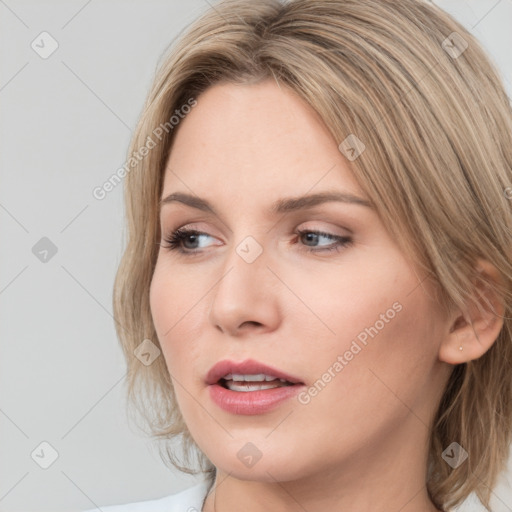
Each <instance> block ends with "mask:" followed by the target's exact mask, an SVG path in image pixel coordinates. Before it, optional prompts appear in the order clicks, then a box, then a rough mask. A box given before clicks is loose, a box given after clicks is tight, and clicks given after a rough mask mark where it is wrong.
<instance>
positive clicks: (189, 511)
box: [84, 480, 209, 512]
mask: <svg viewBox="0 0 512 512" xmlns="http://www.w3.org/2000/svg"><path fill="white" fill-rule="evenodd" d="M208 488H209V482H208V481H207V480H204V481H203V482H201V483H199V484H197V485H195V486H193V487H189V488H188V489H185V490H184V491H181V492H179V493H177V494H171V495H169V496H165V497H163V498H159V499H156V500H149V501H137V502H135V503H125V504H124V505H107V506H105V507H103V506H100V507H99V508H95V509H89V510H85V511H84V512H99V511H101V512H201V509H202V507H203V501H204V499H205V498H206V494H207V492H208Z"/></svg>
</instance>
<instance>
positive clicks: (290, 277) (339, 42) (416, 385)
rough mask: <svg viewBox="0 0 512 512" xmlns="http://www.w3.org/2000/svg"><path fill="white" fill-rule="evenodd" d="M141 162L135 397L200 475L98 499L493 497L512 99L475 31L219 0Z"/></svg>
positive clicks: (428, 9) (393, 8) (127, 333)
mask: <svg viewBox="0 0 512 512" xmlns="http://www.w3.org/2000/svg"><path fill="white" fill-rule="evenodd" d="M144 148H145V149H144ZM130 153H131V154H132V155H136V154H142V156H143V158H141V159H138V158H134V164H133V168H132V169H130V170H129V172H127V173H126V177H125V180H126V181H125V187H126V189H125V194H126V214H127V221H128V230H129V240H128V244H127V247H126V252H125V254H124V257H123V259H122V262H121V265H120V268H119V271H118V274H117V277H116V282H115V296H114V307H115V318H116V323H117V329H118V335H119V338H120V340H121V343H122V347H123V350H124V353H125V356H126V359H127V364H128V368H129V396H130V398H131V400H132V403H133V404H134V405H136V407H137V410H138V411H140V412H141V413H142V417H143V418H144V419H145V420H146V421H147V423H146V428H147V429H148V430H149V432H150V433H151V434H152V435H153V436H154V437H156V438H158V439H162V440H166V441H168V440H171V439H173V438H174V437H179V438H180V439H181V441H182V442H183V446H184V448H185V452H184V455H185V462H180V461H179V460H178V457H177V455H176V454H175V453H173V452H172V451H171V449H170V448H169V445H166V447H167V453H166V454H165V455H166V460H169V461H170V462H172V463H174V464H175V465H176V466H178V467H180V468H181V469H183V470H185V471H194V469H193V468H192V466H193V464H192V463H191V462H192V456H193V455H194V454H197V455H198V457H199V462H200V469H201V470H203V471H204V473H205V475H206V479H205V482H204V483H202V484H199V485H198V486H196V487H193V488H192V489H188V490H187V491H184V492H183V493H180V494H178V495H175V496H168V497H166V498H163V499H160V500H153V501H149V502H142V503H139V504H128V505H124V506H118V507H106V508H105V507H104V508H103V510H108V511H109V512H117V511H129V510H146V511H150V510H155V511H156V510H189V511H190V510H202V511H203V512H227V511H232V510H239V509H240V508H241V507H243V510H245V511H250V512H258V511H263V510H273V511H274V510H275V511H292V510H293V511H295V510H307V511H310V512H313V511H317V510H351V511H358V512H364V511H369V510H371V511H372V512H380V511H382V512H384V511H386V512H389V511H391V510H397V511H398V510H400V511H401V512H413V511H414V512H433V511H437V510H442V511H448V510H451V509H452V507H455V506H457V505H459V504H461V503H462V502H464V500H465V499H466V498H467V497H468V496H469V495H470V494H471V493H472V492H474V493H475V494H476V495H477V496H478V498H479V499H480V501H481V502H482V504H483V505H484V506H485V507H486V509H487V510H490V504H489V502H490V498H491V493H492V489H493V487H494V486H495V485H496V481H497V478H498V476H499V475H500V473H501V472H502V471H503V470H504V469H505V467H506V461H507V455H508V447H509V444H510V424H511V422H512V407H511V403H512V402H511V399H512V389H511V383H512V380H511V376H512V375H511V373H512V372H511V364H512V324H511V320H512V315H511V279H512V266H511V258H510V255H511V254H512V251H511V237H510V234H511V233H512V209H511V206H512V204H511V200H510V199H511V197H512V188H511V187H512V111H511V106H510V101H509V98H508V97H507V95H506V93H505V91H504V87H503V84H502V82H501V80H500V77H499V75H498V73H497V71H496V70H495V69H494V68H493V66H492V64H491V63H490V62H489V60H488V58H487V56H486V54H485V53H484V52H483V50H482V48H481V47H480V45H479V44H478V42H477V41H476V40H475V38H474V37H473V36H472V35H471V34H470V33H468V32H467V31H466V30H465V29H464V28H463V27H462V26H461V25H460V24H459V23H457V22H456V21H454V20H453V19H452V18H451V17H450V16H449V15H448V14H446V13H445V12H443V11H442V10H440V9H439V8H437V7H435V6H434V5H432V4H430V3H428V2H423V1H420V0H404V1H401V2H393V1H391V0H384V1H383V0H363V1H361V0H357V1H355V0H320V1H312V0H293V1H290V2H286V3H284V2H279V1H278V0H269V1H264V2H252V1H249V0H234V1H224V2H221V3H218V4H215V6H214V8H212V9H211V10H209V11H208V12H207V13H206V14H205V15H203V16H202V17H201V19H199V20H198V21H197V22H195V23H194V24H193V25H192V26H191V27H190V29H189V30H188V31H187V33H186V34H185V35H183V37H182V38H181V39H180V41H179V42H178V43H177V44H176V45H175V46H174V47H173V49H172V52H171V53H170V54H169V56H168V58H167V59H166V60H165V62H164V63H163V64H162V66H161V68H160V70H159V73H158V75H157V77H156V79H155V82H154V85H153V87H152V89H151V92H150V94H149V96H148V99H147V102H146V105H145V109H144V111H143V113H142V116H141V118H140V121H139V124H138V126H137V129H136V132H135V134H134V137H133V140H132V144H131V148H130Z"/></svg>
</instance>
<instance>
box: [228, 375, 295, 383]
mask: <svg viewBox="0 0 512 512" xmlns="http://www.w3.org/2000/svg"><path fill="white" fill-rule="evenodd" d="M224 379H225V380H235V381H241V382H242V381H246V382H263V381H271V380H280V381H281V382H286V379H279V378H278V377H274V376H273V375H265V374H264V373H258V374H257V375H239V374H236V373H228V374H227V375H226V376H224Z"/></svg>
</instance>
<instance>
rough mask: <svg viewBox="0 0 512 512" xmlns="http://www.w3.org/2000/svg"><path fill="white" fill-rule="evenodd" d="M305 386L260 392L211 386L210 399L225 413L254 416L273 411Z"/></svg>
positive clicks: (298, 385) (216, 385)
mask: <svg viewBox="0 0 512 512" xmlns="http://www.w3.org/2000/svg"><path fill="white" fill-rule="evenodd" d="M303 387H304V385H302V384H294V385H293V386H281V387H278V388H272V389H262V390H260V391H231V390H230V389H226V388H224V387H223V386H221V385H220V384H211V385H210V386H209V388H210V397H211V399H212V400H213V401H214V402H215V403H216V404H217V405H218V406H219V407H220V408H221V409H223V410H224V411H227V412H230V413H232V414H245V415H254V414H262V413H264V412H268V411H271V410H272V409H274V408H275V407H277V406H278V405H279V404H281V403H282V402H284V401H285V400H287V399H289V398H291V397H293V396H295V395H296V394H297V393H298V392H299V391H300V389H302V388H303Z"/></svg>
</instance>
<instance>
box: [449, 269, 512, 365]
mask: <svg viewBox="0 0 512 512" xmlns="http://www.w3.org/2000/svg"><path fill="white" fill-rule="evenodd" d="M477 269H478V271H479V277H478V279H477V282H476V283H475V285H474V288H473V300H472V301H471V302H470V303H469V304H467V307H466V311H465V312H462V311H460V310H459V311H458V312H456V313H455V314H454V315H453V316H452V318H451V324H450V326H449V329H448V332H447V333H446V334H445V337H444V340H443V342H442V343H441V346H440V348H439V359H440V360H441V361H444V362H446V363H449V364H454V365H455V364H461V363H466V362H468V361H471V360H474V359H478V358H479V357H481V356H482V355H483V354H485V352H487V351H488V350H489V349H490V348H491V346H492V345H493V344H494V342H495V341H496V339H497V338H498V335H499V333H500V331H501V329H502V327H503V316H504V313H505V303H504V300H503V297H502V296H501V295H500V294H499V293H498V291H497V287H498V286H499V284H500V276H499V273H498V271H497V270H496V268H495V267H494V266H493V265H491V264H490V263H489V262H487V261H484V260H479V261H478V265H477Z"/></svg>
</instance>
